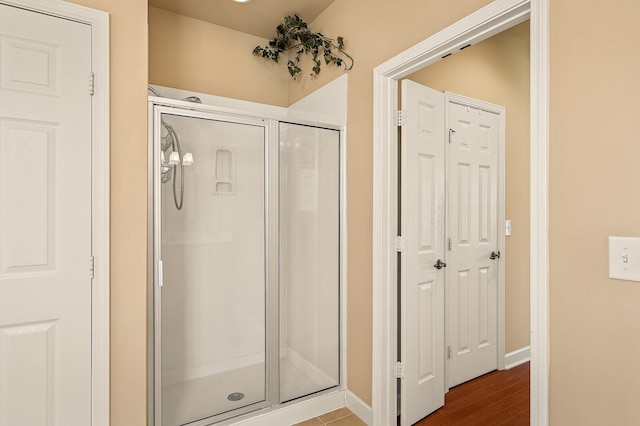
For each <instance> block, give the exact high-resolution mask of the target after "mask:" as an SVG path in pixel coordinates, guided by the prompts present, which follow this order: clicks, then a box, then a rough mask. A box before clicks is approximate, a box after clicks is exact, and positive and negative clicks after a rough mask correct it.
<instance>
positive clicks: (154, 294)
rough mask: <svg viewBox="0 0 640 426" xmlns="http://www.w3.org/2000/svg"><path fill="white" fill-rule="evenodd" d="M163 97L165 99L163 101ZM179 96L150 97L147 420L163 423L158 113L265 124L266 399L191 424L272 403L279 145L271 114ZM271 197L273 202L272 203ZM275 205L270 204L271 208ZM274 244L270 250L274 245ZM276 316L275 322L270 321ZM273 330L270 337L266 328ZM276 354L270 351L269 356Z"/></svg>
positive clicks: (275, 363) (206, 422)
mask: <svg viewBox="0 0 640 426" xmlns="http://www.w3.org/2000/svg"><path fill="white" fill-rule="evenodd" d="M165 101H168V102H165ZM186 104H187V103H186V102H182V101H170V100H164V99H163V102H162V103H158V102H154V101H150V102H149V123H150V126H149V143H150V146H149V152H150V153H151V155H150V156H149V157H150V164H149V175H150V186H151V188H150V190H151V193H152V196H151V197H150V198H151V201H150V206H149V207H150V212H151V216H152V221H151V222H152V223H151V224H150V226H149V228H150V234H149V235H150V243H151V247H152V251H153V253H152V256H150V258H151V259H150V265H149V274H150V280H149V281H150V285H151V291H150V292H149V293H150V297H149V302H150V305H149V306H150V307H151V309H149V310H150V311H151V312H150V314H149V319H150V320H151V321H152V324H153V327H152V329H153V332H152V333H149V334H150V336H149V344H150V347H151V348H153V350H152V351H150V352H151V353H152V354H151V355H150V356H149V362H150V365H151V367H150V368H149V369H148V370H149V373H150V391H152V392H153V397H151V398H149V400H150V402H149V404H150V406H149V413H150V414H152V415H150V416H149V417H150V418H149V424H150V425H154V426H161V425H162V309H161V307H162V287H161V280H162V273H163V271H162V183H161V169H160V152H161V141H160V138H161V134H162V132H161V126H162V124H161V117H162V114H167V115H173V116H181V117H186V118H194V119H204V120H212V121H219V122H226V123H233V124H241V125H250V126H256V127H262V128H263V130H264V171H265V175H264V182H265V187H264V192H263V195H264V209H265V215H264V220H265V227H264V230H265V234H264V237H265V239H264V241H265V246H264V252H265V287H264V293H265V369H266V371H265V374H266V375H265V378H266V383H265V400H264V401H261V402H257V403H254V404H251V405H248V406H245V407H241V408H238V409H235V410H232V411H227V412H224V413H221V414H219V415H214V416H211V417H207V418H205V419H202V420H198V421H194V422H191V423H189V425H190V426H204V425H210V424H212V423H216V422H221V421H224V420H225V419H228V418H231V417H237V416H240V415H243V414H245V413H250V412H253V411H256V410H260V409H263V408H268V407H270V406H272V405H274V404H277V400H276V398H277V389H278V356H277V355H278V340H277V321H278V316H277V315H278V312H277V304H275V305H274V302H276V303H277V296H276V297H275V300H274V297H272V294H274V293H275V294H276V295H277V291H274V290H273V287H274V286H275V287H276V288H277V286H278V264H277V262H278V257H277V244H278V243H277V241H278V223H277V218H278V213H277V208H278V205H277V201H278V169H277V162H276V163H275V164H274V163H273V162H272V161H273V158H275V159H276V161H277V155H278V145H277V143H274V142H273V140H274V139H273V136H274V133H273V130H272V127H273V126H272V123H270V120H267V119H263V118H254V117H245V116H240V115H236V114H225V113H220V112H213V111H201V110H198V109H195V108H192V105H186ZM274 203H275V204H274ZM274 209H275V210H274ZM273 247H275V248H276V249H275V251H274V249H273ZM274 321H275V322H274ZM273 333H275V334H276V338H275V339H274V338H273V336H271V334H273ZM274 354H275V356H274Z"/></svg>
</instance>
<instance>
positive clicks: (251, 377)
mask: <svg viewBox="0 0 640 426" xmlns="http://www.w3.org/2000/svg"><path fill="white" fill-rule="evenodd" d="M292 355H293V356H289V357H281V358H280V371H281V381H280V383H281V384H280V395H281V400H282V401H283V402H285V401H288V400H291V399H294V398H298V397H301V396H304V395H308V394H310V393H313V392H318V391H320V390H324V389H328V388H330V387H332V386H335V385H336V384H337V382H334V381H333V380H331V379H330V378H329V377H327V376H326V375H324V374H323V373H322V372H320V371H319V370H318V369H316V368H311V369H310V368H308V366H309V364H306V362H304V361H303V362H302V363H301V360H300V358H299V355H297V354H295V353H293V354H292ZM305 364H306V365H305ZM264 372H265V368H264V365H263V364H254V365H249V366H245V367H241V368H237V369H234V370H228V371H225V372H221V373H217V374H212V375H209V376H205V377H201V378H197V379H192V380H187V381H184V382H179V383H175V384H171V385H167V386H164V387H163V389H162V392H163V398H162V400H163V406H162V424H163V426H181V425H184V424H188V423H189V422H194V421H197V420H201V419H204V418H207V417H210V416H212V415H217V414H221V413H225V412H228V411H232V410H235V409H238V408H241V407H246V406H247V405H251V404H255V403H259V402H261V401H264V400H265V381H264V374H265V373H264ZM234 392H241V393H243V394H244V395H245V396H244V398H243V399H242V400H240V401H229V399H228V398H227V397H228V396H229V395H230V394H231V393H234Z"/></svg>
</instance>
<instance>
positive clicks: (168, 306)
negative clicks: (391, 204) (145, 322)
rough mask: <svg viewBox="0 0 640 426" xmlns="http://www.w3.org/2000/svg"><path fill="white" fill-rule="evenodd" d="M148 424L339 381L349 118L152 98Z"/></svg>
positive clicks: (186, 421) (227, 413) (243, 408)
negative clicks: (269, 113)
mask: <svg viewBox="0 0 640 426" xmlns="http://www.w3.org/2000/svg"><path fill="white" fill-rule="evenodd" d="M151 99H152V100H151V101H150V104H149V105H150V108H149V111H150V115H149V118H150V130H151V131H150V144H151V149H150V152H151V154H150V167H149V169H150V179H151V182H152V184H151V188H152V194H153V195H152V197H151V200H150V203H151V204H150V207H151V208H150V210H151V212H152V215H153V221H152V222H153V224H152V229H151V232H150V234H151V237H152V240H153V244H151V246H152V253H151V254H150V268H151V269H150V272H152V273H151V274H150V276H152V279H151V280H150V286H149V287H150V293H149V294H150V303H151V304H152V306H153V313H152V321H151V322H152V329H153V332H152V333H151V336H152V342H150V343H151V344H150V346H151V347H152V352H151V354H150V363H151V364H152V365H153V367H152V371H151V376H152V386H151V387H152V392H153V401H152V407H150V412H151V416H150V417H151V421H150V424H154V425H162V426H176V425H193V426H196V425H208V424H214V423H217V422H224V421H225V420H228V419H230V418H232V417H236V416H240V415H244V414H247V413H249V412H253V411H257V410H274V409H277V408H279V407H280V406H283V405H286V404H289V403H291V402H293V401H297V400H300V399H304V398H311V397H312V396H313V395H318V394H322V393H327V392H331V391H332V390H335V389H339V388H340V386H341V374H342V372H341V361H340V359H341V356H340V347H341V345H340V329H341V325H340V294H341V289H340V245H341V241H340V217H341V205H340V204H341V203H340V199H341V197H340V188H341V179H340V176H341V167H340V164H341V130H340V128H339V127H337V126H323V125H317V124H313V123H308V122H304V123H302V122H294V121H291V120H289V121H285V120H281V119H273V118H269V117H259V116H251V115H247V114H243V113H236V112H229V110H220V109H217V108H214V107H211V106H207V105H201V104H195V103H192V102H187V101H192V100H193V99H187V100H186V101H177V100H170V99H159V98H151Z"/></svg>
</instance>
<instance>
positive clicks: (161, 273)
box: [158, 260, 164, 287]
mask: <svg viewBox="0 0 640 426" xmlns="http://www.w3.org/2000/svg"><path fill="white" fill-rule="evenodd" d="M163 285H164V268H163V267H162V260H158V287H162V286H163Z"/></svg>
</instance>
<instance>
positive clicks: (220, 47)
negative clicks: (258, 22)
mask: <svg viewBox="0 0 640 426" xmlns="http://www.w3.org/2000/svg"><path fill="white" fill-rule="evenodd" d="M274 28H275V26H274ZM267 41H268V40H266V39H263V38H260V37H256V36H253V35H250V34H245V33H241V32H238V31H234V30H230V29H228V28H225V27H221V26H218V25H213V24H209V23H206V22H203V21H199V20H197V19H193V18H189V17H186V16H183V15H177V14H175V13H171V12H167V11H165V10H161V9H157V8H154V7H150V8H149V82H150V83H151V84H159V85H161V86H168V87H175V88H180V89H184V90H193V91H195V92H202V93H210V94H214V95H218V96H226V97H229V98H236V99H242V100H246V101H253V102H261V103H265V104H271V105H278V106H285V107H286V106H289V104H288V95H287V84H288V82H289V80H288V78H289V77H288V73H287V71H286V61H284V60H281V61H280V62H279V63H278V64H276V63H274V62H273V61H267V60H265V59H263V58H261V57H258V56H253V55H252V54H251V52H252V51H253V48H254V47H256V46H257V45H261V46H264V45H266V44H267Z"/></svg>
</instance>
